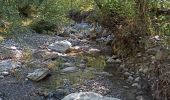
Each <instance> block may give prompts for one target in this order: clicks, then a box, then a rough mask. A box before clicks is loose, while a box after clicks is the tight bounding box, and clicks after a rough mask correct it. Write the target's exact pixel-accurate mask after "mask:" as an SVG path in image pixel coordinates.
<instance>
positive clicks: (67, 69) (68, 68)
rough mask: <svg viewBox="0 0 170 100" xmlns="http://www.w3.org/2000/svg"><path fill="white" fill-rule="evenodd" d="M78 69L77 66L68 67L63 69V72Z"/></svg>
mask: <svg viewBox="0 0 170 100" xmlns="http://www.w3.org/2000/svg"><path fill="white" fill-rule="evenodd" d="M75 71H77V67H67V68H64V69H62V70H61V72H63V73H70V72H75Z"/></svg>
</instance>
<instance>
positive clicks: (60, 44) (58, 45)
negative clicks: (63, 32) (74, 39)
mask: <svg viewBox="0 0 170 100" xmlns="http://www.w3.org/2000/svg"><path fill="white" fill-rule="evenodd" d="M48 48H49V49H51V50H53V51H56V52H60V53H65V52H66V51H67V50H69V49H70V48H71V43H70V42H69V41H67V40H64V41H57V42H55V43H52V44H50V45H49V46H48Z"/></svg>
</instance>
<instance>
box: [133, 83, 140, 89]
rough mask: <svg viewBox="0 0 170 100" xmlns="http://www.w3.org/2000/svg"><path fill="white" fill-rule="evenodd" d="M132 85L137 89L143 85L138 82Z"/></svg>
mask: <svg viewBox="0 0 170 100" xmlns="http://www.w3.org/2000/svg"><path fill="white" fill-rule="evenodd" d="M132 86H133V87H136V88H137V89H141V85H139V84H138V83H133V84H132Z"/></svg>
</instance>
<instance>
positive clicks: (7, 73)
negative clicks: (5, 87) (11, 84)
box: [1, 71, 9, 76]
mask: <svg viewBox="0 0 170 100" xmlns="http://www.w3.org/2000/svg"><path fill="white" fill-rule="evenodd" d="M1 75H3V76H7V75H9V72H7V71H4V72H1Z"/></svg>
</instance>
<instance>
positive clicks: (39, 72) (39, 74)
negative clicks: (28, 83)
mask: <svg viewBox="0 0 170 100" xmlns="http://www.w3.org/2000/svg"><path fill="white" fill-rule="evenodd" d="M47 74H49V69H47V68H41V69H36V70H35V71H34V72H32V73H28V75H27V78H28V79H30V80H32V81H36V82H37V81H40V80H41V79H43V78H44V77H46V76H47Z"/></svg>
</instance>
